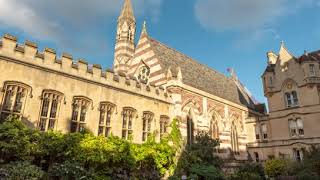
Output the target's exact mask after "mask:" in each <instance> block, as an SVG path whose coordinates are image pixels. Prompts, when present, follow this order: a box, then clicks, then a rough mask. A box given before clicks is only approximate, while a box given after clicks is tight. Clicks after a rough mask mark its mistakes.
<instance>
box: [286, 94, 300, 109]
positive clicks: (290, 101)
mask: <svg viewBox="0 0 320 180" xmlns="http://www.w3.org/2000/svg"><path fill="white" fill-rule="evenodd" d="M285 99H286V103H287V107H295V106H298V102H299V100H298V95H297V92H296V91H291V92H286V93H285Z"/></svg>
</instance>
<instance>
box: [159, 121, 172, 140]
mask: <svg viewBox="0 0 320 180" xmlns="http://www.w3.org/2000/svg"><path fill="white" fill-rule="evenodd" d="M169 121H170V118H169V116H166V115H161V116H160V121H159V125H160V138H162V137H163V136H164V135H165V134H167V133H168V127H169Z"/></svg>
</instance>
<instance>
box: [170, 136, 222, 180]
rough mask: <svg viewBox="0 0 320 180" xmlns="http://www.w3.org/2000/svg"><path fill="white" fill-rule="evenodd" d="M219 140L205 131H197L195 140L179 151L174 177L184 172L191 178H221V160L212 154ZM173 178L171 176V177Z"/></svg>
mask: <svg viewBox="0 0 320 180" xmlns="http://www.w3.org/2000/svg"><path fill="white" fill-rule="evenodd" d="M217 145H219V142H218V141H217V140H215V139H212V138H211V137H210V135H209V134H207V133H206V132H199V133H198V134H197V135H196V137H195V142H194V143H192V144H190V145H187V146H186V148H185V150H184V151H183V152H182V153H181V156H180V158H179V162H178V165H177V168H176V172H175V177H181V176H182V175H184V174H186V175H188V176H189V177H191V178H193V179H222V177H223V176H222V174H221V170H220V165H221V160H220V159H219V158H218V157H216V156H215V155H214V149H215V147H216V146H217ZM172 178H173V177H172Z"/></svg>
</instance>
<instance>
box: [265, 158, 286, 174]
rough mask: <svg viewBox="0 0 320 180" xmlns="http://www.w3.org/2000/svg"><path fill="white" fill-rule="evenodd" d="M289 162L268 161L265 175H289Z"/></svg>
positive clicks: (280, 160)
mask: <svg viewBox="0 0 320 180" xmlns="http://www.w3.org/2000/svg"><path fill="white" fill-rule="evenodd" d="M287 165H288V162H287V161H286V160H282V159H270V160H267V161H266V163H265V165H264V170H265V173H266V174H267V175H268V176H269V177H278V176H280V175H287V170H288V169H287Z"/></svg>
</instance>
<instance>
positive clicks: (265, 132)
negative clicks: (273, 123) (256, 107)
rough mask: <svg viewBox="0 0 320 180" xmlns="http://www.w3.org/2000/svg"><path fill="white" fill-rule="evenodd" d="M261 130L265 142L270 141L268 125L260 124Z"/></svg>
mask: <svg viewBox="0 0 320 180" xmlns="http://www.w3.org/2000/svg"><path fill="white" fill-rule="evenodd" d="M260 130H261V134H262V139H263V140H268V138H269V137H268V125H267V123H261V124H260Z"/></svg>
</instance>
